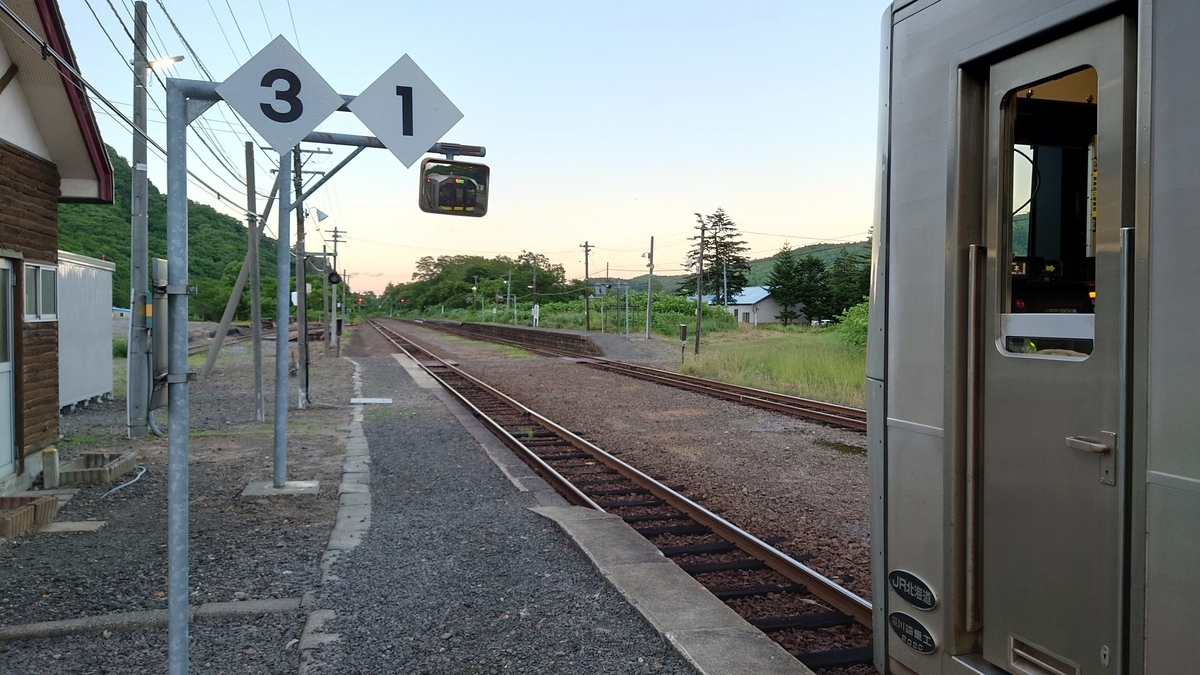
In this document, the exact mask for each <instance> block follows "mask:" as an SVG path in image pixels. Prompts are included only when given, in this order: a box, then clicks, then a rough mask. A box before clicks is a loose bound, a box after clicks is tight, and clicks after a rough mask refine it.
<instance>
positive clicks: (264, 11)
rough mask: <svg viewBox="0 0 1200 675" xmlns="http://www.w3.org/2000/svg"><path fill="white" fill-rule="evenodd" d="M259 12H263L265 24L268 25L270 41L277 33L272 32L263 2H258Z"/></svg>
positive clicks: (259, 0)
mask: <svg viewBox="0 0 1200 675" xmlns="http://www.w3.org/2000/svg"><path fill="white" fill-rule="evenodd" d="M258 10H259V11H260V12H262V17H263V23H264V24H266V25H267V39H268V40H270V39H271V35H272V34H274V33H275V31H273V30H271V22H270V21H267V10H266V9H264V8H263V4H262V0H258Z"/></svg>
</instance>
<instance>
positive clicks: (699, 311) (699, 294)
mask: <svg viewBox="0 0 1200 675" xmlns="http://www.w3.org/2000/svg"><path fill="white" fill-rule="evenodd" d="M696 218H697V219H699V220H700V254H699V255H698V256H696V258H697V261H696V354H699V353H700V321H701V319H702V317H703V316H704V216H702V215H700V214H699V213H697V214H696Z"/></svg>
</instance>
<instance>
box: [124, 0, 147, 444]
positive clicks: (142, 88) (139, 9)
mask: <svg viewBox="0 0 1200 675" xmlns="http://www.w3.org/2000/svg"><path fill="white" fill-rule="evenodd" d="M133 7H134V20H133V31H134V33H133V35H134V37H133V122H134V124H135V125H137V129H138V131H137V132H135V133H134V134H133V194H132V200H131V209H130V211H131V215H130V222H129V225H130V234H129V238H130V247H129V342H128V348H127V351H126V356H127V357H128V358H127V359H126V362H125V364H126V367H127V368H128V372H127V375H126V379H127V384H128V386H127V387H126V390H127V392H132V395H128V394H127V395H126V396H125V413H126V432H127V433H128V435H129V437H130V438H142V437H145V436H146V434H147V431H148V427H147V421H146V417H147V414H148V411H147V409H148V408H149V407H150V405H149V403H150V402H149V399H148V397H147V396H146V395H145V392H148V391H150V366H149V364H148V363H147V362H146V353H147V352H148V351H150V349H149V341H148V340H147V337H146V291H147V289H149V287H150V283H149V273H148V271H147V266H148V264H149V258H150V246H149V241H150V239H149V234H148V233H147V216H146V211H147V207H146V201H147V196H146V193H147V182H148V181H147V178H146V135H145V134H146V3H145V2H142V0H137V1H136V2H134V3H133Z"/></svg>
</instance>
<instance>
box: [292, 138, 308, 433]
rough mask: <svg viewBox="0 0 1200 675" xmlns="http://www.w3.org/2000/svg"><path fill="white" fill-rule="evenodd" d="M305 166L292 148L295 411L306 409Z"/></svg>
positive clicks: (297, 152) (295, 149) (297, 150)
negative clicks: (297, 391)
mask: <svg viewBox="0 0 1200 675" xmlns="http://www.w3.org/2000/svg"><path fill="white" fill-rule="evenodd" d="M303 167H304V164H303V162H302V161H301V160H300V146H299V145H297V146H296V147H295V148H292V185H293V189H294V190H295V191H296V205H295V207H294V208H295V209H296V379H297V380H298V384H299V385H300V396H299V399H298V400H297V406H296V407H297V408H299V409H300V410H304V409H305V408H306V407H308V298H307V293H306V291H307V287H306V286H305V277H306V275H305V273H304V272H305V270H304V267H305V265H304V203H303V202H301V201H300V196H301V195H303V194H304V176H303V174H302V173H301V172H302V170H303Z"/></svg>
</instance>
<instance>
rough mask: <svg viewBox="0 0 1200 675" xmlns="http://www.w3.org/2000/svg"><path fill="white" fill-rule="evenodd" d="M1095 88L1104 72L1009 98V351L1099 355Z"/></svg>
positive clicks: (1073, 76)
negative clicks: (1096, 347) (1096, 346)
mask: <svg viewBox="0 0 1200 675" xmlns="http://www.w3.org/2000/svg"><path fill="white" fill-rule="evenodd" d="M1096 83H1097V78H1096V71H1095V70H1094V69H1092V68H1084V69H1081V70H1077V71H1075V72H1071V73H1068V74H1066V75H1062V76H1059V77H1056V78H1054V79H1051V80H1048V81H1045V82H1042V83H1039V84H1035V85H1030V86H1026V87H1022V88H1020V89H1017V90H1014V91H1012V92H1010V94H1009V96H1008V98H1007V103H1006V105H1007V106H1008V111H1009V116H1008V119H1009V124H1010V125H1011V127H1010V128H1009V134H1008V136H1007V137H1008V138H1009V139H1010V141H1011V143H1012V146H1011V147H1012V157H1011V169H1012V170H1011V174H1010V179H1011V184H1010V186H1009V190H1007V192H1008V194H1009V195H1011V200H1012V201H1011V204H1010V208H1009V209H1008V210H1007V211H1008V213H1007V214H1006V215H1007V216H1008V217H1007V218H1006V221H1007V223H1006V224H1007V226H1008V227H1007V232H1008V236H1007V242H1006V243H1007V267H1008V273H1007V274H1006V275H1005V276H1006V278H1007V284H1006V286H1007V288H1006V291H1007V299H1006V301H1005V304H1006V305H1007V313H1006V314H1005V316H1004V317H1003V318H1002V321H1001V325H1002V332H1003V336H1004V337H1003V340H1002V343H1003V347H1004V349H1005V350H1006V351H1008V352H1010V353H1014V354H1039V355H1044V356H1057V357H1063V356H1066V357H1075V358H1085V357H1086V356H1087V355H1088V354H1091V353H1092V342H1093V336H1094V330H1093V328H1092V326H1094V321H1093V320H1092V316H1091V315H1093V314H1094V313H1095V305H1096V258H1095V251H1094V247H1093V239H1094V236H1095V229H1096V225H1095V223H1096V219H1095V210H1094V203H1095V198H1096V187H1095V186H1096V181H1095V176H1096V159H1095V158H1096V98H1097V93H1098V92H1097V86H1096ZM1065 315H1073V316H1074V317H1075V318H1072V319H1067V318H1066V316H1065ZM1080 315H1086V318H1085V316H1080Z"/></svg>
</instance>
